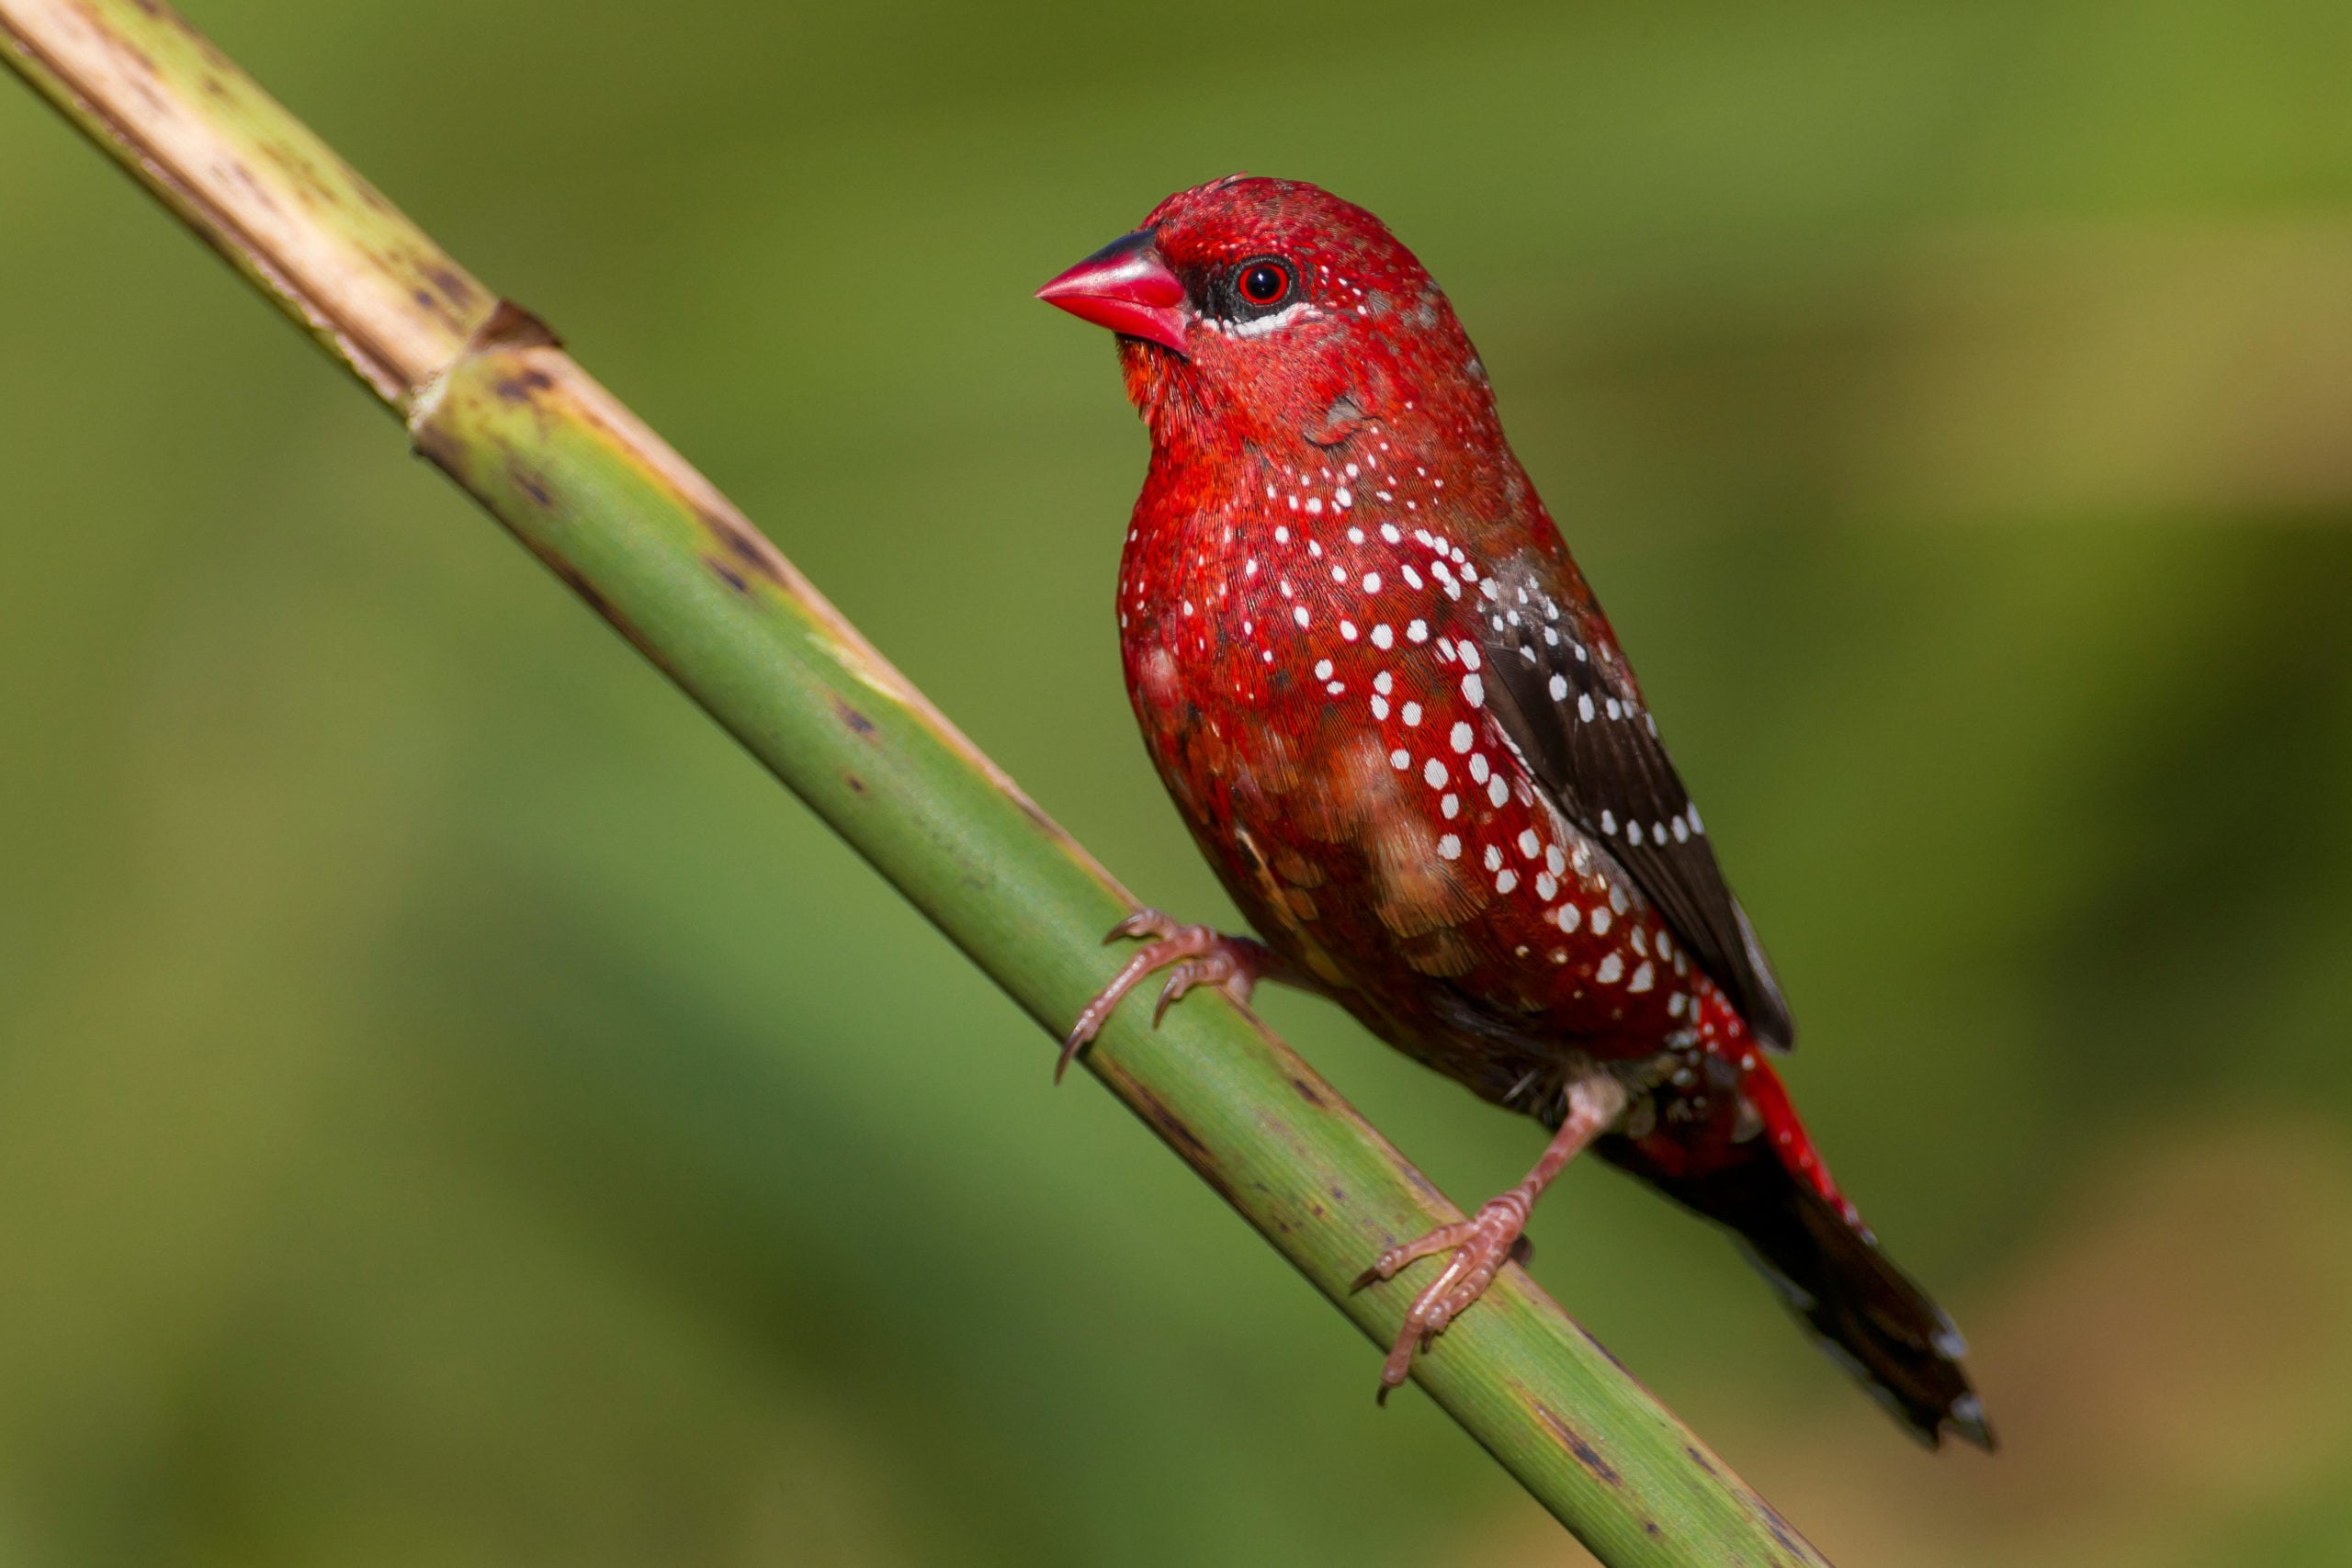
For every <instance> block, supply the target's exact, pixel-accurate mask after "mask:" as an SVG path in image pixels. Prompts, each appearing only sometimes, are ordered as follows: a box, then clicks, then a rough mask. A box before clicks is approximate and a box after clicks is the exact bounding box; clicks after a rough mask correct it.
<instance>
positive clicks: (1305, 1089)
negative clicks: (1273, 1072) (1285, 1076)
mask: <svg viewBox="0 0 2352 1568" xmlns="http://www.w3.org/2000/svg"><path fill="white" fill-rule="evenodd" d="M1290 1087H1291V1088H1293V1089H1296V1090H1298V1098H1299V1099H1301V1100H1305V1101H1306V1103H1307V1104H1309V1105H1312V1106H1313V1107H1315V1108H1316V1109H1317V1111H1320V1110H1322V1109H1323V1104H1324V1101H1323V1097H1322V1096H1321V1095H1319V1094H1317V1093H1316V1092H1315V1086H1314V1085H1313V1084H1311V1083H1308V1082H1307V1081H1306V1079H1305V1078H1293V1079H1291V1080H1290Z"/></svg>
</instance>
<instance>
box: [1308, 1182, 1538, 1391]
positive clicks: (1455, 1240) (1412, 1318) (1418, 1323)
mask: <svg viewBox="0 0 2352 1568" xmlns="http://www.w3.org/2000/svg"><path fill="white" fill-rule="evenodd" d="M1533 1201H1534V1194H1533V1193H1531V1192H1529V1191H1527V1190H1525V1189H1524V1188H1517V1187H1515V1188H1513V1189H1512V1190H1510V1191H1509V1192H1506V1193H1504V1194H1503V1195H1502V1196H1501V1197H1499V1198H1496V1199H1493V1200H1491V1201H1488V1202H1487V1203H1486V1204H1485V1205H1483V1206H1482V1207H1481V1208H1480V1209H1479V1210H1478V1212H1477V1213H1476V1214H1473V1215H1472V1216H1471V1217H1470V1218H1468V1219H1466V1220H1463V1221H1460V1222H1458V1223H1457V1224H1450V1225H1440V1226H1439V1227H1438V1228H1437V1229H1435V1230H1433V1231H1431V1232H1430V1233H1429V1235H1425V1236H1422V1237H1420V1238H1419V1240H1416V1241H1408V1242H1406V1243H1405V1244H1403V1245H1402V1246H1400V1247H1390V1248H1389V1249H1388V1250H1387V1251H1385V1252H1384V1253H1382V1254H1381V1255H1380V1257H1379V1258H1378V1259H1377V1260H1376V1261H1374V1264H1373V1266H1372V1267H1371V1268H1369V1269H1365V1270H1364V1271H1363V1273H1361V1274H1359V1275H1357V1276H1356V1280H1355V1285H1354V1287H1353V1288H1354V1289H1356V1290H1359V1291H1360V1290H1362V1289H1363V1288H1364V1287H1365V1286H1366V1285H1369V1284H1371V1283H1372V1282H1373V1281H1374V1280H1393V1279H1395V1278H1396V1277H1397V1273H1398V1272H1399V1271H1400V1270H1402V1269H1404V1268H1405V1266H1406V1265H1408V1264H1409V1263H1412V1262H1414V1261H1415V1260H1417V1259H1419V1258H1429V1257H1432V1256H1434V1255H1436V1254H1438V1253H1441V1252H1445V1253H1451V1254H1453V1256H1452V1257H1451V1258H1447V1259H1446V1264H1445V1267H1444V1269H1442V1270H1440V1271H1439V1274H1438V1277H1437V1278H1436V1279H1434V1280H1430V1282H1429V1284H1428V1285H1427V1286H1426V1287H1424V1288H1423V1290H1422V1291H1421V1293H1420V1294H1419V1295H1418V1296H1415V1297H1414V1298H1413V1304H1412V1307H1411V1309H1410V1310H1409V1311H1408V1312H1407V1313H1406V1314H1405V1326H1404V1327H1403V1328H1401V1329H1399V1330H1398V1331H1397V1344H1396V1346H1395V1348H1392V1349H1391V1350H1390V1351H1389V1352H1388V1359H1387V1360H1386V1361H1385V1362H1384V1363H1383V1364H1382V1366H1381V1369H1380V1403H1381V1404H1387V1403H1388V1392H1389V1390H1391V1389H1393V1388H1397V1387H1398V1386H1399V1385H1401V1384H1402V1383H1403V1382H1404V1381H1405V1379H1406V1378H1407V1377H1408V1376H1409V1375H1411V1373H1412V1371H1413V1357H1414V1355H1415V1353H1416V1352H1418V1351H1421V1350H1426V1349H1428V1348H1430V1341H1431V1340H1433V1339H1435V1338H1436V1337H1438V1336H1439V1335H1441V1334H1442V1333H1444V1332H1445V1328H1446V1325H1448V1324H1450V1323H1452V1322H1453V1320H1454V1319H1455V1318H1457V1317H1460V1316H1461V1315H1462V1314H1463V1313H1464V1312H1465V1311H1467V1310H1468V1309H1469V1306H1470V1303H1473V1302H1475V1301H1476V1300H1477V1299H1478V1298H1479V1297H1480V1296H1482V1295H1484V1294H1486V1292H1487V1286H1488V1285H1491V1284H1493V1283H1494V1280H1495V1276H1496V1274H1498V1272H1500V1271H1501V1269H1502V1266H1503V1265H1504V1264H1506V1263H1523V1262H1525V1261H1526V1260H1527V1257H1528V1254H1529V1252H1530V1251H1531V1250H1532V1247H1530V1244H1529V1242H1528V1240H1527V1236H1526V1235H1525V1232H1526V1229H1527V1213H1528V1210H1529V1208H1530V1207H1531V1206H1532V1204H1533Z"/></svg>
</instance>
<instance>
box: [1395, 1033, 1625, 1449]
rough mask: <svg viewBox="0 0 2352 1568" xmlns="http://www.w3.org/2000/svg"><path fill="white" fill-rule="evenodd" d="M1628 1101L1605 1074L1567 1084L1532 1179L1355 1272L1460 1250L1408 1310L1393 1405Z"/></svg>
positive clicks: (1518, 1254) (1517, 1254) (1515, 1254)
mask: <svg viewBox="0 0 2352 1568" xmlns="http://www.w3.org/2000/svg"><path fill="white" fill-rule="evenodd" d="M1625 1100H1626V1096H1625V1086H1624V1085H1623V1084H1622V1083H1620V1082H1618V1080H1617V1079H1616V1078H1614V1077H1611V1076H1610V1075H1608V1074H1606V1073H1596V1074H1593V1075H1591V1076H1589V1077H1583V1078H1579V1079H1577V1081H1576V1082H1575V1083H1573V1084H1571V1085H1569V1086H1568V1093H1567V1103H1568V1110H1567V1115H1566V1117H1565V1118H1563V1119H1562V1121H1561V1122H1560V1130H1559V1132H1558V1133H1556V1134H1554V1135H1553V1138H1552V1142H1551V1144H1550V1145H1548V1146H1546V1147H1545V1149H1544V1157H1543V1158H1541V1159H1539V1160H1537V1161H1536V1162H1535V1168H1534V1169H1533V1170H1531V1171H1529V1172H1528V1173H1527V1179H1526V1180H1524V1181H1522V1182H1521V1183H1520V1184H1519V1185H1518V1186H1516V1187H1514V1188H1512V1189H1511V1190H1510V1191H1508V1192H1506V1193H1504V1194H1503V1195H1502V1196H1500V1197H1498V1198H1494V1199H1490V1200H1488V1201H1487V1202H1486V1203H1485V1204H1483V1205H1481V1206H1480V1208H1479V1210H1478V1212H1477V1213H1476V1214H1474V1215H1472V1216H1471V1217H1470V1218H1468V1219H1466V1220H1463V1221H1461V1222H1460V1223H1458V1224H1450V1225H1441V1226H1439V1227H1438V1228H1437V1229H1436V1230H1433V1231H1431V1232H1430V1233H1429V1235H1425V1236H1422V1237H1420V1238H1419V1240H1416V1241H1408V1242H1406V1243H1404V1244H1403V1245H1402V1246H1399V1247H1390V1248H1389V1249H1388V1250H1387V1251H1385V1252H1384V1253H1382V1254H1381V1255H1380V1257H1379V1258H1378V1260H1376V1261H1375V1262H1374V1264H1373V1266H1372V1267H1371V1268H1369V1269H1365V1270H1364V1271H1363V1273H1362V1274H1360V1275H1358V1276H1357V1277H1356V1281H1355V1288H1356V1289H1358V1290H1362V1289H1363V1287H1364V1286H1366V1285H1369V1284H1371V1283H1372V1282H1373V1281H1374V1280H1393V1279H1395V1278H1396V1277H1397V1271H1398V1270H1399V1269H1403V1268H1404V1267H1405V1266H1406V1265H1407V1264H1408V1263H1411V1262H1412V1261H1414V1260H1415V1259H1416V1258H1428V1257H1430V1256H1432V1255H1434V1254H1437V1253H1442V1252H1450V1253H1452V1254H1453V1256H1452V1257H1451V1258H1448V1259H1447V1260H1446V1265H1445V1268H1444V1269H1442V1270H1441V1271H1440V1272H1439V1274H1438V1277H1437V1278H1436V1279H1434V1280H1430V1283H1429V1284H1428V1286H1427V1287H1426V1288H1424V1289H1423V1290H1422V1292H1421V1293H1420V1294H1419V1295H1418V1296H1415V1297H1414V1298H1413V1305H1412V1309H1411V1310H1410V1311H1408V1313H1406V1314H1405V1326H1404V1327H1403V1328H1402V1329H1401V1330H1399V1331H1398V1333H1397V1344H1396V1347H1395V1348H1393V1349H1391V1350H1390V1351H1389V1352H1388V1359H1387V1361H1386V1362H1385V1364H1384V1365H1383V1366H1382V1367H1381V1369H1380V1399H1381V1403H1383V1404H1386V1403H1387V1401H1388V1391H1389V1390H1390V1389H1393V1388H1395V1387H1397V1385H1398V1384H1400V1383H1402V1382H1404V1381H1405V1379H1406V1377H1407V1376H1408V1374H1409V1373H1410V1372H1411V1371H1412V1370H1413V1354H1414V1352H1415V1351H1416V1350H1426V1349H1428V1348H1429V1345H1430V1340H1432V1339H1434V1338H1436V1337H1438V1336H1439V1335H1440V1334H1442V1333H1444V1332H1445V1325H1447V1324H1449V1323H1452V1322H1453V1320H1454V1319H1455V1318H1457V1317H1459V1316H1461V1315H1462V1314H1463V1313H1464V1311H1465V1310H1466V1309H1467V1308H1468V1307H1469V1305H1470V1303H1472V1302H1475V1301H1476V1300H1477V1299H1478V1298H1479V1297H1480V1296H1481V1295H1483V1294H1485V1293H1486V1290H1487V1286H1488V1285H1490V1284H1492V1283H1493V1282H1494V1279H1495V1275H1496V1274H1497V1273H1498V1271H1500V1269H1502V1266H1503V1265H1504V1264H1506V1263H1508V1262H1510V1261H1511V1260H1512V1259H1513V1258H1518V1257H1521V1256H1524V1253H1523V1250H1522V1248H1523V1240H1522V1234H1521V1233H1523V1232H1524V1231H1525V1230H1526V1229H1527V1216H1528V1213H1530V1211H1532V1209H1533V1208H1534V1207H1535V1200H1536V1199H1538V1198H1540V1197H1542V1196H1543V1193H1544V1189H1545V1188H1546V1187H1549V1186H1550V1185H1551V1184H1552V1179H1553V1178H1554V1177H1555V1176H1557V1175H1559V1174H1560V1172H1561V1171H1562V1170H1563V1169H1565V1168H1566V1166H1567V1163H1568V1161H1570V1160H1572V1159H1574V1158H1575V1157H1576V1156H1577V1154H1578V1153H1579V1152H1580V1151H1581V1150H1582V1149H1583V1148H1584V1146H1585V1145H1587V1144H1589V1143H1591V1142H1592V1140H1593V1139H1595V1138H1597V1137H1599V1136H1600V1134H1603V1133H1605V1132H1607V1131H1608V1130H1609V1129H1610V1128H1611V1127H1612V1126H1614V1125H1615V1124H1616V1122H1617V1119H1618V1118H1619V1117H1620V1116H1622V1115H1623V1114H1624V1111H1625Z"/></svg>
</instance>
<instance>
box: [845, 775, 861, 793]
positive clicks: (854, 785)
mask: <svg viewBox="0 0 2352 1568" xmlns="http://www.w3.org/2000/svg"><path fill="white" fill-rule="evenodd" d="M842 783H843V784H847V785H849V792H850V794H852V795H864V794H865V780H864V779H862V778H859V777H858V776H857V775H856V774H855V773H843V774H842Z"/></svg>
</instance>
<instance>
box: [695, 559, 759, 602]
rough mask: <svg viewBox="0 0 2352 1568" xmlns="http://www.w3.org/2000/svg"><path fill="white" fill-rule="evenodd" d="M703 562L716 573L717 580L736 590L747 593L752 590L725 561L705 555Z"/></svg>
mask: <svg viewBox="0 0 2352 1568" xmlns="http://www.w3.org/2000/svg"><path fill="white" fill-rule="evenodd" d="M704 564H705V565H707V566H708V567H709V568H710V570H712V571H714V572H717V573H718V581H721V582H723V583H725V584H727V586H728V587H729V588H732V589H733V590H735V592H738V593H749V592H751V591H752V585H751V584H750V583H748V582H746V581H743V579H742V577H741V575H740V574H738V573H737V571H736V570H735V569H734V568H733V567H730V566H729V565H728V564H727V563H726V562H725V561H723V560H711V559H710V558H708V557H705V558H704Z"/></svg>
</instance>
